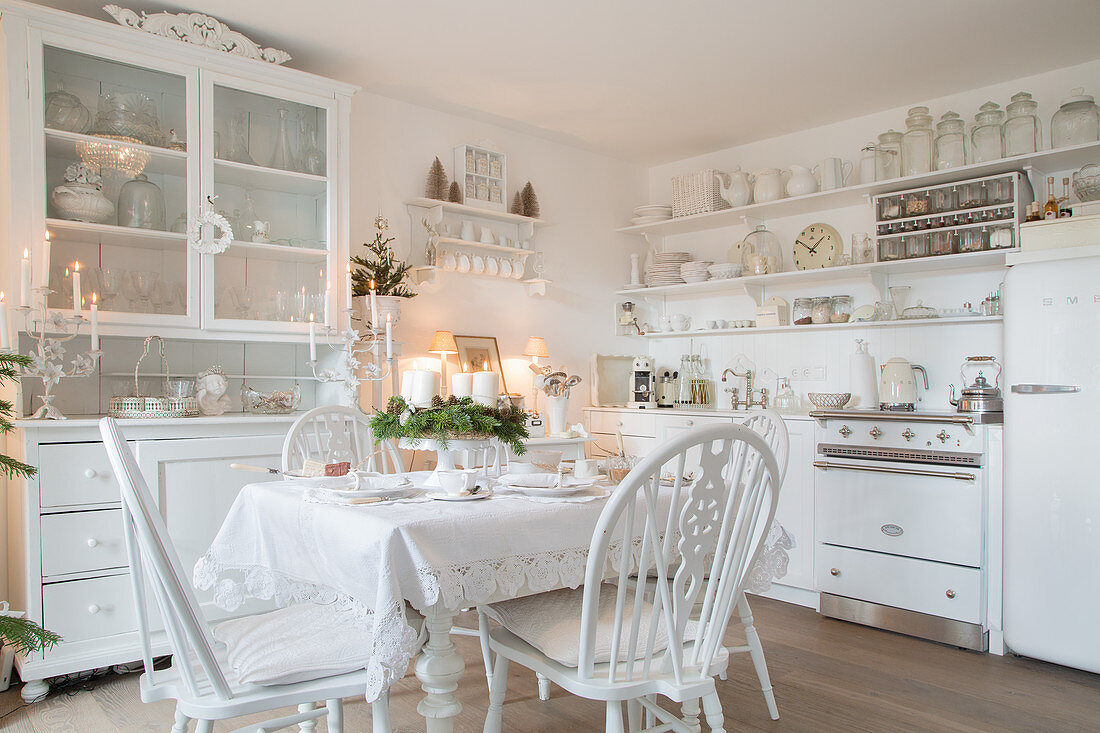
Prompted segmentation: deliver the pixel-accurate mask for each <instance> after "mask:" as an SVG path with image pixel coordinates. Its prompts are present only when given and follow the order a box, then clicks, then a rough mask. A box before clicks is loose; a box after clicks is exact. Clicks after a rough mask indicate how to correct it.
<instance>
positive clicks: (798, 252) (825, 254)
mask: <svg viewBox="0 0 1100 733" xmlns="http://www.w3.org/2000/svg"><path fill="white" fill-rule="evenodd" d="M843 252H844V240H843V239H841V237H840V232H838V231H837V230H836V229H834V228H832V227H831V226H829V225H828V224H811V225H810V226H808V227H806V228H805V229H803V230H802V231H801V232H800V233H799V235H798V236H797V237H795V238H794V253H793V256H794V266H795V267H797V268H798V269H799V270H814V269H819V268H822V267H832V266H833V265H835V264H836V261H837V260H838V259H840V255H841V254H842V253H843Z"/></svg>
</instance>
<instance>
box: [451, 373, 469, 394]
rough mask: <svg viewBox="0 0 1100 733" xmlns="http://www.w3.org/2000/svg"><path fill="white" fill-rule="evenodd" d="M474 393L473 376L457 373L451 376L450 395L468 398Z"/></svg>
mask: <svg viewBox="0 0 1100 733" xmlns="http://www.w3.org/2000/svg"><path fill="white" fill-rule="evenodd" d="M473 393H474V375H473V374H470V373H468V372H459V373H457V374H452V375H451V394H453V395H454V396H455V397H469V396H471V395H472V394H473Z"/></svg>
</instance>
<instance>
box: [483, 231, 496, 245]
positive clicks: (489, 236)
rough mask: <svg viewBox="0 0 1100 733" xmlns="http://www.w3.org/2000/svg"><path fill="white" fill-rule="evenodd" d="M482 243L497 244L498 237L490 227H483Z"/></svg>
mask: <svg viewBox="0 0 1100 733" xmlns="http://www.w3.org/2000/svg"><path fill="white" fill-rule="evenodd" d="M481 243H482V244H496V243H497V241H496V238H495V237H493V230H492V229H490V228H489V227H481Z"/></svg>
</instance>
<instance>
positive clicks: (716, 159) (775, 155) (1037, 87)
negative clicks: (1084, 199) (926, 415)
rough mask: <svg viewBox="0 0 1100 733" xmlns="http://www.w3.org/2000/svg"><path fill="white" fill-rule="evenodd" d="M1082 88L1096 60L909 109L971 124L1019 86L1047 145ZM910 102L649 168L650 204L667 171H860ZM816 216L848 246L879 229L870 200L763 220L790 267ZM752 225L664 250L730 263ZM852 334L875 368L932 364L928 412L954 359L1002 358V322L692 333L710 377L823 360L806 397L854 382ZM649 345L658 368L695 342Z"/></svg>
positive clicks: (954, 292)
mask: <svg viewBox="0 0 1100 733" xmlns="http://www.w3.org/2000/svg"><path fill="white" fill-rule="evenodd" d="M1076 86H1085V87H1086V88H1087V90H1088V92H1089V93H1093V94H1100V60H1097V61H1092V62H1089V63H1087V64H1083V65H1080V66H1075V67H1070V68H1065V69H1058V70H1056V71H1052V72H1048V73H1044V74H1040V75H1036V76H1033V77H1028V78H1026V79H1018V80H1014V81H1009V82H1005V83H1002V84H997V85H993V86H989V87H984V88H981V89H976V90H971V91H968V92H965V93H961V94H955V95H951V96H948V97H942V98H939V99H932V100H914V101H913V104H912V105H910V106H915V105H918V104H923V105H927V106H928V107H930V109H931V112H932V114H933V115H934V116H935V117H936V119H937V120H938V119H939V117H940V115H941V114H943V113H944V112H946V111H948V110H953V111H955V112H958V113H959V114H961V115H962V116H963V117H964V118H966V119H967V120H968V121H972V120H973V115H974V113H975V112H976V111H977V108H978V107H979V105H981V104H982V103H983V102H985V101H987V100H990V99H992V100H993V101H996V102H998V103H999V104H1001V105H1002V106H1003V105H1004V104H1006V103H1007V102H1008V101H1009V98H1010V97H1011V95H1012V94H1015V93H1016V92H1017V91H1021V90H1024V91H1029V92H1031V93H1032V94H1033V95H1034V96H1035V98H1036V100H1037V101H1038V102H1039V116H1040V119H1041V120H1042V123H1043V136H1044V140H1045V141H1046V145H1047V146H1048V147H1049V144H1050V118H1051V115H1052V114H1053V113H1054V112H1055V111H1056V110H1057V109H1058V106H1059V104H1060V102H1061V100H1062V99H1063V98H1065V97H1066V96H1068V95H1069V90H1070V89H1071V88H1072V87H1076ZM907 108H908V107H902V108H897V109H891V110H885V111H883V112H879V113H875V114H872V115H866V116H863V117H858V118H854V119H851V120H847V121H845V122H841V123H837V124H831V125H825V126H822V127H816V128H813V129H808V130H805V131H802V132H798V133H793V134H790V135H783V136H781V137H775V138H771V139H768V140H761V141H759V142H756V143H751V144H748V145H742V146H739V147H734V148H728V149H725V150H719V151H715V152H713V153H709V154H707V155H702V156H697V157H694V158H689V159H685V160H681V161H677V162H674V163H669V164H666V165H661V166H656V167H653V168H651V169H650V170H649V192H650V199H649V200H650V201H651V202H668V201H670V200H671V184H670V179H671V177H672V176H675V175H679V174H681V173H687V172H690V171H693V170H698V169H700V168H717V169H719V170H726V171H729V170H733V169H734V167H736V166H740V167H741V168H742V169H743V170H746V171H755V170H759V169H762V168H785V167H788V166H790V165H791V164H799V165H805V166H810V165H813V164H814V163H815V162H816V161H820V160H821V159H822V158H824V157H828V156H838V157H842V158H845V159H847V160H852V161H853V162H855V163H856V167H857V169H858V158H859V151H860V148H861V147H863V146H864V145H865V144H866V143H867V142H868V141H872V140H874V139H875V138H876V137H877V135H878V134H879V133H880V132H884V131H885V130H887V129H889V128H893V129H895V130H904V128H905V116H906V110H907ZM1086 162H1100V161H1084V160H1082V161H1080V164H1084V163H1086ZM1067 175H1068V173H1067ZM850 182H851V183H856V182H858V170H857V172H856V173H854V174H853V177H852V179H851V181H850ZM1035 184H1036V185H1035V195H1036V197H1040V198H1045V197H1046V187H1045V186H1046V184H1045V180H1037V181H1035ZM1056 187H1057V191H1058V193H1059V194H1060V193H1061V175H1059V176H1058V178H1057V180H1056ZM817 221H822V222H826V223H829V224H832V225H833V226H835V227H836V228H837V229H838V230H839V231H840V232H841V234H842V235H843V236H844V239H845V241H846V242H850V236H851V234H852V233H853V232H873V228H872V223H873V212H872V211H871V207H870V206H869V205H866V204H861V205H858V206H850V207H846V208H842V209H836V210H832V211H825V212H821V213H817V214H811V215H807V216H800V217H786V218H781V219H775V220H770V221H768V222H766V224H767V226H768V228H769V229H770V230H771V231H772V232H773V233H775V234H776V235H777V236H778V237H779V240H780V243H781V246H782V250H783V253H784V256H785V258H786V262H785V263H784V269H785V270H787V269H791V268H792V267H793V265H792V263H791V261H790V257H791V244H792V243H793V241H794V237H795V236H796V235H797V234H798V232H799V231H801V230H802V228H803V227H805V226H806V225H808V224H810V223H813V222H817ZM750 229H751V227H750V226H748V225H744V226H735V227H730V228H728V229H723V230H718V231H710V232H700V233H696V234H686V235H679V236H675V237H667V238H665V239H664V241H663V244H662V246H663V247H664V248H665V249H666V250H686V251H689V252H691V253H693V254H694V255H695V258H696V259H711V260H715V261H719V262H724V261H726V259H727V251H728V249H729V246H730V245H731V244H733V243H734V242H737V241H739V240H740V239H742V238H743V237H744V235H745V234H746V233H747V232H748V231H750ZM1001 280H1002V273H999V272H971V273H966V274H950V275H912V276H908V277H905V278H900V277H899V278H896V279H892V280H891V284H906V285H910V286H911V287H912V295H911V300H912V301H913V302H914V304H915V301H917V300H918V299H919V300H923V301H924V302H925V303H926V304H928V305H932V306H935V307H938V308H944V307H959V306H961V305H962V303H963V302H964V301H969V302H971V303H972V304H974V305H975V306H977V304H978V303H980V301H981V300H982V298H983V297H985V295H987V294H988V293H989V292H990V291H992V290H994V289H995V288H996V287H997V285H998V284H999V283H1000V281H1001ZM773 292H774V293H775V294H778V295H780V297H783V298H784V299H785V300H787V301H788V303H793V299H794V298H795V297H800V296H814V295H836V294H844V293H847V294H851V295H853V297H854V300H855V305H856V306H858V305H862V304H864V303H873V294H874V290H873V289H872V288H871V287H870V286H869V285H867V284H865V283H860V282H858V281H852V282H837V283H832V284H828V285H825V286H816V287H805V286H802V287H792V288H789V289H786V290H774V291H773V289H772V288H769V293H768V294H769V295H771V294H773ZM662 311H663V312H667V313H685V314H687V315H690V316H692V318H693V324H692V327H693V328H694V327H702V325H703V321H705V320H709V319H715V318H721V319H727V320H728V319H731V318H751V317H752V303H751V301H749V300H748V299H746V298H734V297H727V298H724V299H720V298H684V299H676V300H671V299H669V300H667V301H666V302H664V303H661V302H658V303H656V304H655V307H654V308H652V309H650V310H649V311H648V313H647V317H649V318H652V317H656V315H658V314H659V313H660V312H662ZM856 338H864V339H866V340H867V341H868V342H869V343H870V350H871V353H872V354H874V356H875V358H876V362H877V363H879V364H881V363H882V362H883V361H885V360H886V359H888V358H890V357H893V356H901V357H905V358H908V359H910V360H912V361H914V362H918V363H922V364H924V365H925V366H927V367H928V370H929V378H930V381H931V383H932V384H931V387H932V389H931V393H930V397H929V399H927V400H926V401H925V403H924V407H925V408H927V409H947V408H948V407H949V405H948V403H947V385H949V384H950V383H951V382H956V383H957V382H958V381H959V378H958V365H959V364H960V363H961V362H962V360H963V358H964V357H966V356H968V355H974V354H993V355H996V356H1000V355H1001V354H1002V338H1001V328H1000V326H999V325H996V324H978V325H974V326H955V327H940V326H934V327H927V326H925V327H912V328H910V327H900V328H899V327H894V328H877V329H870V330H855V329H853V330H851V331H841V332H828V333H820V332H819V333H813V334H781V335H763V334H762V335H758V336H754V335H750V334H746V335H745V336H728V337H726V336H723V337H708V338H705V339H696V340H695V348H696V350H699V349H700V348H701V349H702V351H703V353H704V355H705V356H708V357H709V365H710V368H711V371H712V374H713V376H714V377H718V375H719V374H720V373H721V372H722V370H723V369H724V368H725V367H726V366H729V365H730V362H731V360H732V359H733V358H734V357H736V356H737V354H739V353H744V354H746V355H747V356H749V357H750V358H751V359H752V360H753V361H754V362H755V363H756V365H757V367H758V370H759V371H763V370H764V369H770V370H772V371H773V372H775V373H778V374H780V375H789V374H790V373H791V370H792V369H793V368H795V367H803V366H824V367H825V380H824V381H820V382H819V381H797V380H796V381H793V382H792V386H793V387H794V389H795V391H796V392H798V393H799V394H801V395H804V394H805V393H806V392H811V391H813V392H818V391H842V390H846V389H847V388H848V355H849V354H850V353H852V351H853V350H854V344H853V340H854V339H856ZM652 346H653V348H652V353H653V354H654V356H655V357H657V360H658V363H659V364H660V365H661V367H670V368H676V367H678V365H679V357H680V354H682V353H685V352H687V351H688V348H689V343H688V340H687V339H662V340H655V341H653V342H652ZM717 386H718V387H719V402H720V404H722V405H723V406H724V405H725V404H726V401H725V400H726V399H727V397H726V395H724V394H723V393H722V392H721V387H722V386H724V385H721V384H718V385H717ZM764 386H767V387H768V388H769V391H773V390H774V388H775V380H774V379H768V380H766V383H765V385H764Z"/></svg>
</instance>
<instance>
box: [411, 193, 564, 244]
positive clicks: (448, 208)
mask: <svg viewBox="0 0 1100 733" xmlns="http://www.w3.org/2000/svg"><path fill="white" fill-rule="evenodd" d="M405 205H406V206H415V207H417V208H420V209H434V208H437V207H438V208H439V211H440V220H441V219H442V214H444V213H446V214H454V215H455V216H459V217H469V218H471V219H485V220H487V221H499V222H503V223H506V224H516V225H520V239H526V238H528V237H530V236H531V235H532V231H533V230H534V229H539V228H541V227H547V226H550V222H548V221H546V220H545V219H532V218H531V217H529V216H520V215H519V214H509V213H508V212H506V211H493V210H492V209H481V208H478V207H476V206H467V205H466V204H453V203H451V202H449V201H436V200H435V199H429V198H423V197H421V198H415V199H409V200H408V201H406V202H405ZM526 225H529V226H530V229H528V231H527V234H526V236H525V235H524V234H523V232H524V228H525V226H526Z"/></svg>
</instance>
